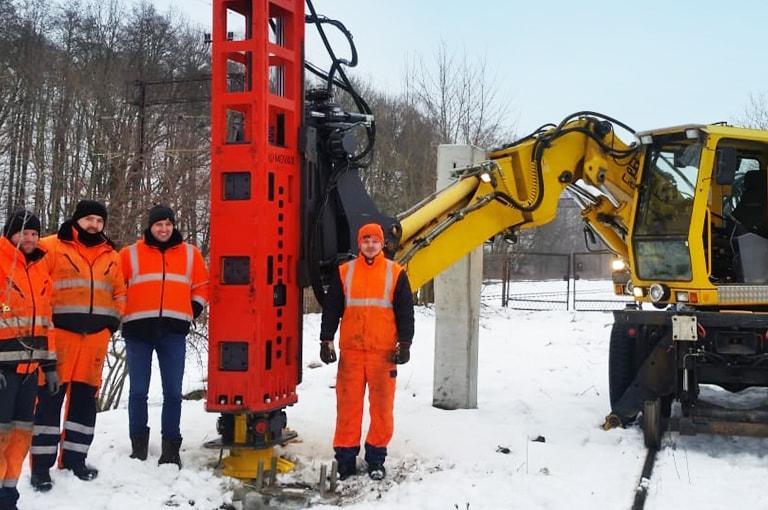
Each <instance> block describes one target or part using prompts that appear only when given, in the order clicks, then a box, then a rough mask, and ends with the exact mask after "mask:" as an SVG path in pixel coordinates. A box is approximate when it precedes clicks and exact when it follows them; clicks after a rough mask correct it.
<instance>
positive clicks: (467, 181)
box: [395, 112, 642, 289]
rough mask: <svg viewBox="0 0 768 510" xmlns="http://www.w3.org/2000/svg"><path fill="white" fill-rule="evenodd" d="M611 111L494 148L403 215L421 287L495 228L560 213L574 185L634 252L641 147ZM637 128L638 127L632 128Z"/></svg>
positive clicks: (603, 225) (405, 241) (580, 199)
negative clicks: (624, 136)
mask: <svg viewBox="0 0 768 510" xmlns="http://www.w3.org/2000/svg"><path fill="white" fill-rule="evenodd" d="M616 126H620V127H622V128H624V129H627V130H629V128H627V127H626V126H624V125H623V124H621V123H619V122H618V121H615V120H613V119H610V118H608V117H605V116H602V115H599V114H594V113H591V112H581V113H577V114H574V115H572V116H570V117H568V118H566V119H565V120H564V121H563V122H561V123H560V124H559V125H557V126H553V125H550V126H547V127H544V128H541V129H539V130H537V131H536V132H535V133H533V134H531V135H529V136H527V137H525V138H523V139H521V140H518V141H517V142H515V143H512V144H510V145H508V146H505V147H502V148H499V149H495V150H493V151H491V152H490V153H489V159H488V160H487V161H485V162H483V163H482V164H480V165H478V166H474V167H471V168H466V169H463V170H460V171H459V172H457V175H456V182H454V183H453V184H451V185H450V186H448V187H447V188H445V189H443V190H441V191H439V192H437V193H435V194H434V195H432V196H430V197H428V198H426V199H425V200H423V201H421V202H420V203H419V204H417V205H415V206H414V207H412V208H411V209H409V210H408V211H405V212H404V213H402V214H400V215H398V217H397V220H398V221H399V223H400V225H401V228H402V233H401V236H400V243H399V248H398V249H397V250H396V253H395V259H396V260H398V261H399V262H400V263H401V264H403V265H405V266H406V267H407V270H408V275H409V278H410V280H411V286H412V287H413V288H414V289H416V288H419V287H420V286H421V285H423V284H424V283H426V282H427V281H429V280H431V279H432V278H434V277H435V276H436V275H437V274H439V273H440V272H441V271H443V270H444V269H446V268H447V267H448V266H450V265H451V264H453V263H454V262H456V261H457V260H459V259H461V258H462V257H463V256H465V255H466V254H468V253H469V252H471V251H472V250H473V249H475V248H477V247H478V246H481V245H482V244H483V243H484V242H485V241H486V240H488V239H490V238H492V237H493V236H495V235H497V234H500V233H503V232H508V233H514V232H516V231H519V230H523V229H528V228H533V227H537V226H540V225H543V224H545V223H548V222H550V221H552V220H553V219H554V218H555V215H556V211H557V204H558V200H559V198H560V196H561V195H562V193H563V192H564V191H568V192H569V193H570V194H571V196H572V197H573V198H574V200H576V202H577V203H578V204H579V205H580V207H581V215H582V218H583V219H584V221H585V223H586V225H587V228H589V229H591V230H592V231H593V232H594V233H595V234H596V235H597V236H598V237H600V238H601V239H602V240H603V242H604V243H605V244H606V246H608V248H609V249H610V250H612V251H613V252H614V253H616V254H617V255H618V256H621V257H623V258H626V256H627V241H626V235H627V228H628V225H629V223H630V218H631V215H632V214H631V210H632V208H633V204H634V198H635V190H636V188H637V177H638V172H639V169H640V167H641V163H642V162H641V161H640V157H641V156H640V155H641V152H640V151H639V150H638V149H637V147H636V145H635V144H631V145H628V144H626V143H625V142H623V141H622V140H621V139H620V138H619V137H618V136H617V135H616V132H615V127H616ZM629 131H631V130H629Z"/></svg>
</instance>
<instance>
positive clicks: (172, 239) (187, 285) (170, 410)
mask: <svg viewBox="0 0 768 510" xmlns="http://www.w3.org/2000/svg"><path fill="white" fill-rule="evenodd" d="M148 218H149V221H148V222H147V223H148V226H147V229H146V230H145V231H144V237H143V239H139V241H137V242H136V243H134V244H132V245H130V246H128V247H127V248H123V249H122V250H121V251H120V264H121V266H122V270H123V275H124V276H125V279H126V282H127V284H128V299H127V301H126V303H125V315H124V316H123V338H124V339H125V352H126V360H127V362H128V377H129V379H130V381H131V391H130V393H129V395H128V430H129V434H130V438H131V458H134V459H139V460H146V458H147V454H148V444H149V427H148V426H147V393H148V391H149V380H150V376H151V374H152V352H153V351H154V352H157V360H158V364H159V365H160V375H161V378H162V380H163V412H162V420H161V434H162V443H161V445H162V453H161V455H160V458H159V459H158V463H159V464H176V465H177V466H179V468H181V457H180V456H179V448H180V447H181V431H180V429H179V423H180V421H181V382H182V378H183V376H184V358H185V353H186V343H187V333H189V327H190V324H191V323H192V321H193V320H194V319H195V318H196V317H197V316H198V315H200V313H201V312H202V311H203V309H204V308H205V305H206V304H207V303H208V270H207V269H206V267H205V261H204V260H203V256H202V255H201V254H200V250H198V249H197V247H195V246H194V245H192V244H190V243H185V242H184V240H183V238H182V236H181V233H180V232H179V231H178V229H177V228H176V218H175V216H174V214H173V210H172V209H171V208H170V207H168V206H166V205H156V206H155V207H153V208H152V209H150V210H149V214H148Z"/></svg>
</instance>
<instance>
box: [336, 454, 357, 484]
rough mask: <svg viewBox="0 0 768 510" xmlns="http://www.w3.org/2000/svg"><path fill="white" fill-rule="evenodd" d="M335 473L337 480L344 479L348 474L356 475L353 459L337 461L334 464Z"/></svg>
mask: <svg viewBox="0 0 768 510" xmlns="http://www.w3.org/2000/svg"><path fill="white" fill-rule="evenodd" d="M336 474H337V475H338V477H339V480H346V479H347V478H349V477H350V476H356V475H357V466H356V465H355V460H354V459H352V460H351V461H344V462H339V463H338V465H337V466H336Z"/></svg>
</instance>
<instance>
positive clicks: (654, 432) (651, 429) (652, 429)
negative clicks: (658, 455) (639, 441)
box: [642, 398, 662, 450]
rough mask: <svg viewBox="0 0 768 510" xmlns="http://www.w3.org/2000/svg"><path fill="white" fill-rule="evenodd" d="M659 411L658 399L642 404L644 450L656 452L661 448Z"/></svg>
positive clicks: (659, 401)
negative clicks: (654, 450) (649, 449)
mask: <svg viewBox="0 0 768 510" xmlns="http://www.w3.org/2000/svg"><path fill="white" fill-rule="evenodd" d="M661 411H662V410H661V400H660V399H658V398H656V399H653V400H646V401H645V402H643V420H642V425H643V442H644V443H645V447H646V448H653V449H656V450H658V449H659V448H660V447H661V433H662V431H661Z"/></svg>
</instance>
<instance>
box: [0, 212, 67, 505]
mask: <svg viewBox="0 0 768 510" xmlns="http://www.w3.org/2000/svg"><path fill="white" fill-rule="evenodd" d="M39 236H40V221H39V220H38V219H37V217H36V216H35V215H34V214H32V213H31V212H29V211H27V210H24V209H19V210H17V211H14V213H13V214H12V215H11V216H10V217H9V218H8V221H7V222H6V223H5V227H4V228H3V236H0V354H2V360H0V465H2V466H3V476H2V478H3V480H2V482H3V483H2V484H0V485H2V487H0V508H16V503H17V501H18V499H19V491H18V490H17V488H16V484H17V482H18V480H19V475H20V474H21V468H22V465H23V464H24V458H25V457H26V456H27V453H28V451H29V447H30V444H31V442H32V420H33V417H34V414H35V399H36V398H37V393H38V385H37V382H38V373H39V371H40V370H41V369H42V372H43V375H44V376H45V382H46V385H45V387H43V388H41V389H40V391H42V392H45V393H49V394H55V393H57V392H58V391H59V381H58V377H57V374H56V350H55V346H54V340H53V334H52V333H53V332H52V329H53V324H52V323H51V302H50V296H51V278H50V276H49V274H48V267H47V265H46V264H45V262H43V258H44V256H45V252H44V251H43V250H41V249H40V248H38V246H37V243H38V239H39Z"/></svg>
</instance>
